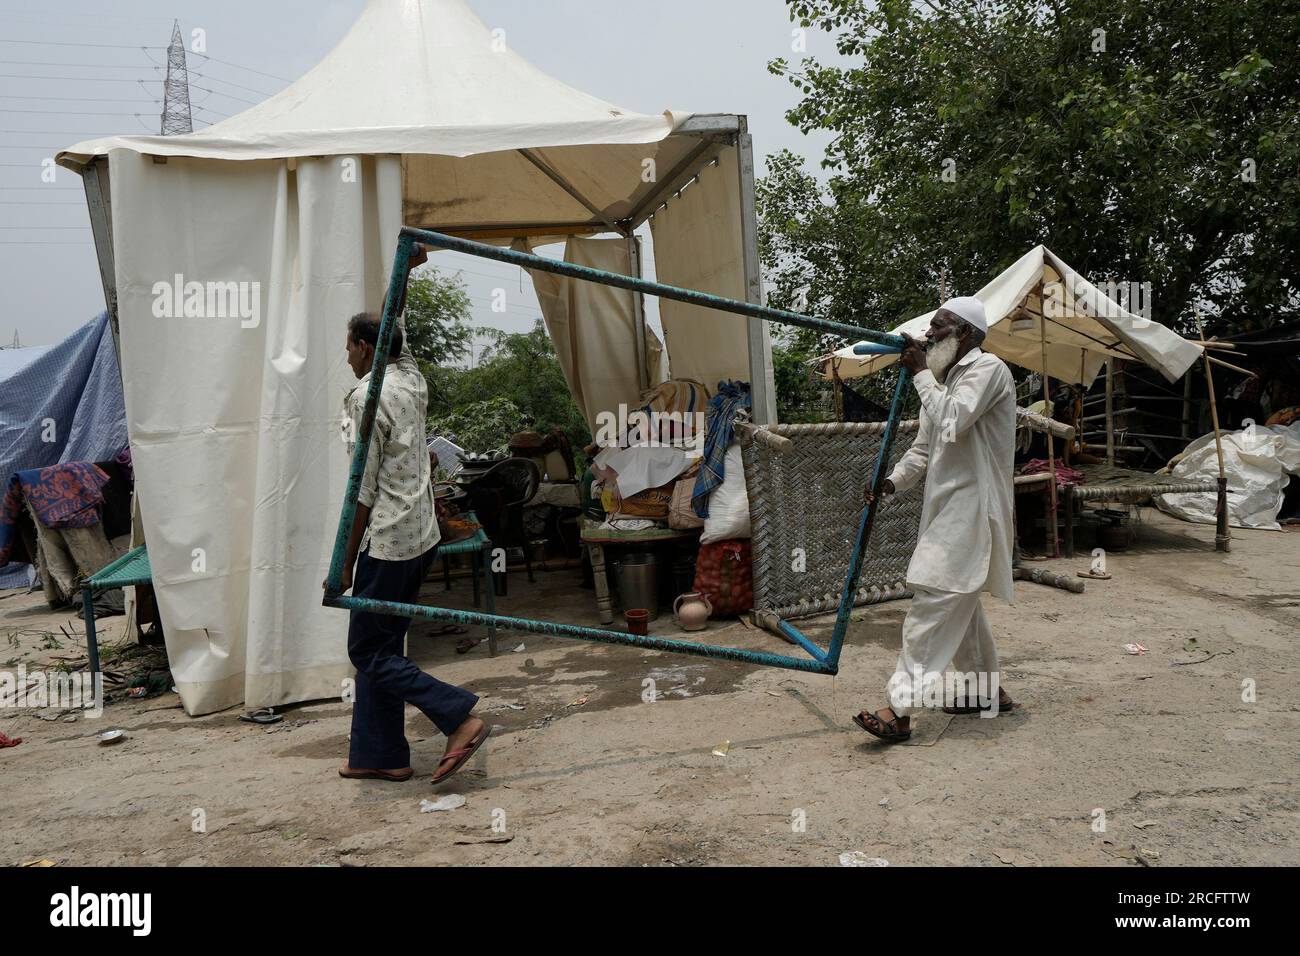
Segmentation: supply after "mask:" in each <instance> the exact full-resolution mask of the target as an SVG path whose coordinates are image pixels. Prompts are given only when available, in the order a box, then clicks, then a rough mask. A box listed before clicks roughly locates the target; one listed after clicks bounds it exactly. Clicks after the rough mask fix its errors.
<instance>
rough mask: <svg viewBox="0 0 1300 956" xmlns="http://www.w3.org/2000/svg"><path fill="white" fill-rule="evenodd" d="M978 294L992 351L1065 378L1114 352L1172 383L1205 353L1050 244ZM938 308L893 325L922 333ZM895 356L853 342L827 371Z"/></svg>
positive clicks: (874, 367) (1094, 368) (880, 364)
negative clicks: (861, 349)
mask: <svg viewBox="0 0 1300 956" xmlns="http://www.w3.org/2000/svg"><path fill="white" fill-rule="evenodd" d="M975 297H976V298H978V299H979V300H980V301H981V302H983V303H984V308H985V310H986V313H987V315H988V322H989V332H988V337H987V338H986V339H985V343H984V348H985V349H986V350H987V351H989V352H992V353H993V354H994V355H997V356H998V357H999V358H1001V359H1003V360H1004V361H1006V362H1010V363H1012V364H1014V365H1018V366H1020V367H1021V368H1027V369H1031V370H1033V371H1035V372H1042V371H1044V370H1046V372H1047V374H1048V375H1050V376H1052V377H1053V378H1057V379H1060V380H1061V381H1064V382H1073V383H1078V384H1081V385H1084V386H1085V387H1086V386H1088V385H1090V384H1091V383H1092V381H1093V379H1095V378H1096V377H1097V373H1098V372H1100V371H1101V369H1102V367H1103V366H1104V365H1105V364H1106V360H1107V359H1108V358H1112V357H1113V358H1122V359H1129V360H1132V361H1137V362H1144V363H1145V364H1147V365H1149V366H1151V367H1152V368H1154V369H1157V370H1159V372H1160V373H1161V374H1162V375H1164V376H1165V378H1167V379H1168V380H1169V381H1171V382H1173V381H1176V380H1177V379H1178V378H1180V377H1181V376H1182V375H1183V373H1184V372H1186V371H1187V370H1188V369H1189V368H1190V367H1191V366H1192V363H1193V362H1195V361H1196V360H1197V359H1198V358H1200V356H1201V347H1200V346H1199V345H1197V344H1196V343H1194V342H1189V341H1188V340H1187V339H1184V338H1183V337H1182V336H1181V335H1178V334H1177V333H1175V332H1172V331H1170V330H1169V329H1167V328H1165V327H1164V326H1163V325H1161V324H1160V323H1158V322H1153V321H1151V320H1150V319H1145V318H1142V317H1141V316H1138V315H1134V314H1132V313H1131V312H1128V311H1127V310H1125V309H1124V308H1123V307H1122V306H1121V305H1120V304H1119V303H1118V302H1116V301H1115V300H1114V299H1112V298H1110V297H1109V296H1107V295H1105V294H1104V293H1103V292H1102V291H1101V290H1100V289H1098V288H1097V287H1096V286H1094V285H1093V284H1092V283H1091V282H1089V281H1088V280H1087V279H1085V278H1084V277H1083V276H1081V275H1079V274H1078V273H1077V272H1075V271H1074V270H1073V269H1071V268H1070V267H1069V266H1068V265H1066V264H1065V263H1064V262H1062V261H1061V259H1060V258H1059V257H1058V256H1057V255H1056V254H1055V253H1053V252H1052V250H1050V249H1048V248H1047V247H1046V246H1035V247H1034V248H1033V249H1030V250H1029V251H1028V252H1026V253H1025V254H1024V255H1023V256H1021V257H1020V258H1019V259H1017V260H1016V261H1015V262H1014V263H1013V264H1012V265H1011V266H1010V267H1009V268H1007V269H1006V270H1005V271H1003V272H1002V273H1001V274H999V275H998V277H997V278H995V279H994V280H993V281H992V282H990V283H989V284H988V285H986V286H984V288H982V289H980V290H979V291H978V292H976V293H975ZM935 311H938V310H937V309H936V310H932V311H930V312H927V313H925V315H918V316H917V317H916V318H914V319H909V320H908V321H906V322H904V323H903V324H902V325H900V326H898V327H897V328H895V329H894V330H893V331H894V332H896V333H904V334H907V335H910V336H912V337H913V338H917V339H920V338H923V337H924V336H925V330H926V329H927V328H929V326H930V320H931V319H932V318H934V313H935ZM1044 340H1045V341H1044ZM1044 355H1045V356H1046V369H1044ZM895 361H897V357H896V356H893V355H881V356H858V355H854V354H853V347H852V346H848V347H846V348H843V349H839V350H838V351H836V352H834V353H832V355H830V356H828V357H827V358H826V359H825V360H823V362H822V375H823V376H824V377H826V378H833V377H834V376H835V375H836V374H837V373H838V375H839V377H840V378H841V379H850V378H859V377H861V376H863V375H870V374H872V373H874V372H877V371H879V370H880V369H882V368H885V367H886V366H888V365H891V364H893V363H894V362H895Z"/></svg>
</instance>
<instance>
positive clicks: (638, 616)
mask: <svg viewBox="0 0 1300 956" xmlns="http://www.w3.org/2000/svg"><path fill="white" fill-rule="evenodd" d="M623 617H624V618H626V619H627V632H628V633H629V634H648V633H649V627H650V612H649V611H647V610H646V609H645V608H643V607H636V608H632V610H630V611H624V612H623Z"/></svg>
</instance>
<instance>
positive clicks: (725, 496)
mask: <svg viewBox="0 0 1300 956" xmlns="http://www.w3.org/2000/svg"><path fill="white" fill-rule="evenodd" d="M749 536H750V528H749V493H748V492H747V491H746V489H745V462H744V459H743V458H741V455H740V443H739V442H732V443H731V446H730V447H729V448H727V467H726V472H725V473H724V474H723V476H722V484H720V485H718V487H716V488H714V489H713V492H712V493H711V494H710V495H709V516H708V517H707V518H705V519H704V530H703V531H702V532H701V533H700V544H711V543H712V542H714V541H730V540H732V539H733V538H748V537H749Z"/></svg>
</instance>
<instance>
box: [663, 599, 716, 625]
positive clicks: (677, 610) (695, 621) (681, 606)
mask: <svg viewBox="0 0 1300 956" xmlns="http://www.w3.org/2000/svg"><path fill="white" fill-rule="evenodd" d="M712 613H713V605H712V604H710V603H709V599H708V598H706V597H705V596H704V595H703V594H701V593H700V592H699V591H689V592H687V593H686V594H683V595H681V596H680V597H679V598H678V599H677V600H676V601H674V602H673V617H675V618H676V619H677V626H678V627H680V628H681V629H682V630H683V631H702V630H704V628H705V627H707V626H708V623H709V615H711V614H712Z"/></svg>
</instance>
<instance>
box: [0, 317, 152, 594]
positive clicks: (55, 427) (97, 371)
mask: <svg viewBox="0 0 1300 956" xmlns="http://www.w3.org/2000/svg"><path fill="white" fill-rule="evenodd" d="M126 441H127V434H126V408H125V406H124V404H123V402H122V376H121V375H120V374H119V372H118V369H117V353H116V351H115V350H114V348H113V330H112V328H111V327H110V325H109V322H108V314H107V313H100V314H99V316H97V317H96V318H94V319H92V320H91V321H90V322H88V323H86V324H85V325H83V326H82V327H81V328H79V329H78V330H77V331H76V332H73V333H72V334H71V335H70V336H68V337H67V338H66V339H64V340H63V341H62V342H60V343H59V344H58V345H53V346H48V347H40V348H20V349H0V476H4V477H6V478H7V477H8V476H10V475H12V474H13V473H14V472H17V471H23V470H25V469H29V468H44V467H46V466H48V465H54V464H58V463H59V462H61V461H105V460H107V459H109V458H112V457H113V455H114V454H115V453H117V451H118V450H119V449H121V448H123V447H125V445H126ZM7 490H8V489H7V487H6V491H7ZM18 506H19V507H20V508H21V501H20V502H19V505H18ZM2 520H3V519H0V522H2ZM2 534H3V531H0V535H2ZM21 550H22V549H21V548H19V551H21ZM22 560H25V558H24V559H22ZM4 563H5V562H4V559H3V558H0V589H3V588H12V587H26V586H27V576H28V571H29V569H28V568H27V567H26V566H24V565H22V564H15V565H11V566H10V567H8V568H6V567H4Z"/></svg>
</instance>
